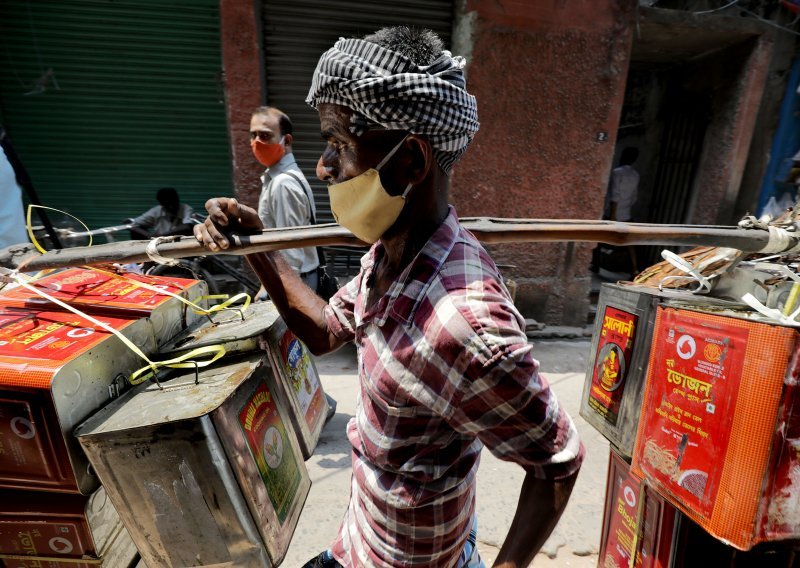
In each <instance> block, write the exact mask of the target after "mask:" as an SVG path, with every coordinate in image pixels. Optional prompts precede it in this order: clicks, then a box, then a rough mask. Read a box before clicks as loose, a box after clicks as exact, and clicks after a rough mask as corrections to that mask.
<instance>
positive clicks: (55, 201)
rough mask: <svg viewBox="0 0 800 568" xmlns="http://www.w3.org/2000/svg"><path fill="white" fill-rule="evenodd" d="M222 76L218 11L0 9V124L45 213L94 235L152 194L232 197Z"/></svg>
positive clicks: (204, 6)
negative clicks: (74, 220)
mask: <svg viewBox="0 0 800 568" xmlns="http://www.w3.org/2000/svg"><path fill="white" fill-rule="evenodd" d="M221 67H222V60H221V50H220V33H219V3H218V0H193V1H192V2H180V3H175V2H168V1H166V0H113V1H112V0H70V1H55V0H51V1H43V0H37V1H35V2H34V1H31V0H3V1H2V2H0V120H2V122H3V123H4V125H5V127H6V130H7V131H8V133H9V136H10V137H11V140H12V142H13V144H14V146H15V148H16V150H17V152H18V153H19V155H20V157H21V159H22V160H23V162H24V164H25V165H26V167H27V169H28V170H29V172H30V174H31V177H32V178H33V183H34V185H35V187H36V188H37V190H38V193H39V196H40V198H41V199H42V201H43V203H44V204H45V205H49V206H52V207H56V208H59V209H63V210H65V211H68V212H70V213H72V214H73V215H75V216H77V217H79V218H80V219H82V220H83V221H84V222H85V223H86V224H87V225H89V227H91V228H96V227H99V226H104V225H110V224H117V223H119V222H121V221H122V220H123V219H125V218H127V217H131V216H135V215H138V214H140V213H142V212H143V211H145V210H146V209H148V208H150V207H152V206H154V205H156V201H155V193H156V190H157V189H158V188H159V187H163V186H173V187H175V188H176V189H177V190H178V192H179V194H180V196H181V199H182V201H184V202H187V203H189V204H190V205H192V206H193V207H195V209H200V210H202V205H203V203H204V201H205V200H206V199H207V198H208V197H211V196H214V195H222V194H230V193H231V192H232V180H231V165H230V149H229V143H228V134H227V129H226V121H225V107H224V104H223V92H222V87H221V82H220V70H221ZM48 70H52V76H53V78H51V79H49V80H42V77H46V75H47V74H48V72H49V71H48ZM37 80H39V81H40V83H44V84H43V88H37V86H36V82H37ZM37 91H39V92H37Z"/></svg>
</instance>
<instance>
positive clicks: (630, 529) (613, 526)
mask: <svg viewBox="0 0 800 568" xmlns="http://www.w3.org/2000/svg"><path fill="white" fill-rule="evenodd" d="M614 473H615V475H614V479H613V483H614V485H613V488H612V494H611V501H610V505H611V507H612V510H611V512H610V513H609V516H610V519H609V525H608V542H607V543H606V549H605V557H604V558H603V560H602V562H601V565H602V566H605V567H607V568H611V567H613V568H628V567H629V566H630V562H631V554H632V552H633V548H634V545H635V540H636V531H637V525H636V518H637V515H638V509H639V495H640V486H641V483H640V482H639V480H638V479H636V478H635V477H634V476H633V475H624V472H623V471H622V469H621V468H618V469H616V470H615V472H614Z"/></svg>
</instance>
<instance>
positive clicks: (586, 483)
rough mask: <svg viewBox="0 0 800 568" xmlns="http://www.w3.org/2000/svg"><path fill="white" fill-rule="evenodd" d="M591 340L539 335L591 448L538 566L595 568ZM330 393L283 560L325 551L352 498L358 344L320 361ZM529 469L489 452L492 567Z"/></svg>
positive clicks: (597, 469)
mask: <svg viewBox="0 0 800 568" xmlns="http://www.w3.org/2000/svg"><path fill="white" fill-rule="evenodd" d="M590 345H591V344H590V341H589V339H588V338H584V339H580V340H572V341H561V340H559V341H551V340H544V339H541V340H537V341H535V343H534V357H536V359H538V360H539V361H540V363H541V364H542V366H541V369H542V372H543V374H544V375H545V376H546V377H547V379H548V380H549V381H550V384H551V386H552V388H553V390H554V391H555V392H556V395H557V396H558V398H559V401H560V402H561V404H562V406H564V408H566V409H567V411H568V412H569V414H570V415H571V416H572V418H573V420H574V421H575V423H576V425H577V428H578V431H579V432H580V434H581V437H582V439H583V442H584V444H585V445H586V450H587V455H586V459H585V461H584V464H583V467H582V469H581V472H580V474H579V476H578V480H577V482H576V484H575V489H574V491H573V493H572V497H571V498H570V502H569V504H568V505H567V508H566V510H565V512H564V515H563V516H562V518H561V520H560V522H559V524H558V526H557V527H556V529H555V531H554V532H553V534H552V535H551V536H550V539H549V540H548V541H547V543H545V546H544V547H543V549H542V551H541V552H540V553H539V554H538V555H537V556H536V558H535V560H534V561H533V563H532V564H531V566H533V567H534V568H540V567H541V568H547V567H550V568H565V567H569V568H595V567H596V566H597V553H598V548H599V545H600V530H601V526H600V525H601V521H602V517H603V504H604V501H605V483H606V472H607V468H608V452H609V449H608V442H607V441H606V440H605V438H603V437H602V436H601V435H600V434H599V433H598V432H597V431H596V430H595V429H594V428H592V427H591V426H590V425H589V424H588V423H587V422H586V421H585V420H583V418H581V417H580V416H579V414H578V410H579V406H580V398H581V392H582V389H583V382H584V376H585V375H584V374H585V371H586V366H587V360H588V356H589V349H590ZM316 365H317V370H318V371H319V373H320V376H321V380H322V384H323V386H324V388H325V391H326V392H327V393H329V394H330V395H331V396H333V398H335V399H336V401H337V403H338V404H337V409H336V415H335V416H334V417H333V418H332V419H331V421H330V422H329V423H328V424H327V425H326V426H325V428H324V430H323V431H322V436H321V438H320V441H319V444H318V445H317V449H316V451H315V452H314V455H313V456H312V457H311V458H310V459H309V460H308V461H307V462H306V465H307V467H308V469H309V473H310V475H311V481H312V486H311V492H310V494H309V496H308V499H307V501H306V504H305V508H304V509H303V513H302V515H301V516H300V522H299V524H298V526H297V530H296V531H295V534H294V538H293V539H292V544H291V546H290V547H289V551H288V553H287V555H286V559H285V560H284V562H283V564H282V565H283V566H286V567H287V568H299V567H300V566H302V565H303V564H304V563H305V562H306V561H307V560H308V559H310V558H311V557H312V556H315V555H316V554H318V553H319V552H320V551H322V550H324V549H325V548H327V547H328V546H329V545H330V543H331V542H332V541H333V539H334V538H335V536H336V532H337V530H338V528H339V522H340V521H341V518H342V515H343V514H344V511H345V509H346V507H347V501H348V498H349V495H350V450H349V444H348V442H347V438H346V436H345V426H346V425H347V421H348V420H350V418H351V417H352V416H353V414H354V411H355V401H356V393H357V384H358V382H357V377H356V356H355V348H354V347H352V346H345V347H343V348H342V349H340V350H338V351H337V352H335V353H331V354H329V355H325V356H324V357H320V358H318V359H317V361H316ZM523 477H524V472H523V471H522V469H521V468H519V467H518V466H516V465H514V464H510V463H506V462H502V461H500V460H498V459H496V458H495V457H494V456H492V454H491V453H490V452H489V451H484V452H483V455H482V457H481V465H480V468H479V470H478V497H477V512H478V550H479V551H480V554H481V557H482V558H483V560H484V562H485V563H486V566H487V567H489V566H491V564H492V562H493V561H494V559H495V557H496V555H497V552H498V550H499V547H500V545H501V544H502V542H503V539H504V538H505V535H506V532H507V531H508V527H509V526H510V525H511V520H512V518H513V515H514V511H515V510H516V506H517V500H518V498H519V490H520V487H521V486H522V479H523Z"/></svg>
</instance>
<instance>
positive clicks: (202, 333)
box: [160, 302, 281, 357]
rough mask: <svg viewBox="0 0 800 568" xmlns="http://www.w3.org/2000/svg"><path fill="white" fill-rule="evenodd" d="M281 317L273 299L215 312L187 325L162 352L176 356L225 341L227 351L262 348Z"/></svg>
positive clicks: (247, 350) (221, 343)
mask: <svg viewBox="0 0 800 568" xmlns="http://www.w3.org/2000/svg"><path fill="white" fill-rule="evenodd" d="M280 317H281V316H280V314H279V313H278V310H277V309H276V308H275V306H274V305H273V304H272V302H256V303H254V304H250V305H249V306H248V307H247V308H246V309H244V310H239V309H237V308H233V309H230V310H224V311H221V312H216V313H214V314H212V315H211V318H209V319H206V318H203V319H202V320H199V321H196V322H195V323H193V324H191V325H189V326H187V327H186V329H184V330H183V331H181V332H180V333H178V334H177V335H176V336H175V337H173V338H172V339H171V340H170V341H168V342H167V343H166V344H165V345H164V346H163V347H162V348H161V349H160V352H161V354H162V355H163V356H165V357H175V356H177V355H180V354H182V353H187V352H189V351H191V350H193V349H197V348H200V347H207V346H209V345H223V346H224V347H225V353H226V354H227V355H232V354H241V353H250V352H253V351H263V350H264V349H265V348H266V347H267V338H266V335H265V334H266V332H267V330H268V329H270V328H271V327H272V326H273V325H275V322H277V321H278V320H280Z"/></svg>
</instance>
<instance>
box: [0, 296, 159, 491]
mask: <svg viewBox="0 0 800 568" xmlns="http://www.w3.org/2000/svg"><path fill="white" fill-rule="evenodd" d="M96 319H97V320H98V321H101V322H103V323H105V324H107V325H109V326H111V327H112V328H114V329H117V330H119V331H120V332H121V333H122V334H124V335H125V336H126V337H127V338H128V339H130V340H131V341H132V342H133V343H135V344H136V345H138V346H139V348H140V349H141V350H142V351H143V352H145V353H152V352H154V351H155V340H154V338H153V332H152V327H151V326H150V322H149V320H147V319H145V318H142V319H140V320H129V319H119V318H109V317H103V316H96ZM143 365H145V362H144V361H143V360H142V359H141V358H140V357H139V356H138V355H136V354H135V353H134V352H133V351H131V350H130V349H128V347H126V346H125V345H124V344H123V342H122V341H121V340H120V339H119V338H118V337H116V336H114V335H113V334H111V333H109V332H108V331H106V330H104V329H102V328H100V327H98V326H97V325H95V324H94V323H92V322H91V321H89V320H86V319H83V318H81V317H79V316H77V315H75V314H72V313H71V312H55V311H53V312H49V311H38V310H34V309H27V308H14V307H9V306H5V307H4V306H2V305H0V487H5V488H17V489H37V490H45V491H66V492H82V493H83V494H84V495H88V494H90V493H91V492H92V491H94V490H95V489H97V486H98V481H97V478H96V477H95V476H94V475H93V474H92V473H91V472H90V471H89V469H90V468H89V462H88V461H87V460H86V457H85V455H84V454H83V451H82V450H81V449H80V447H79V445H78V443H77V441H76V440H75V439H74V438H73V437H72V429H73V428H74V427H75V426H77V425H78V424H79V423H80V422H82V421H83V420H84V419H86V418H87V417H88V416H89V415H91V414H92V413H93V412H94V411H96V410H97V409H98V408H100V407H102V406H104V405H105V404H106V402H108V401H109V400H110V399H112V398H115V397H116V396H117V395H118V394H119V393H120V392H121V391H122V390H124V389H125V388H126V387H127V375H128V374H129V373H130V372H132V371H133V370H135V369H137V368H140V367H142V366H143Z"/></svg>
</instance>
